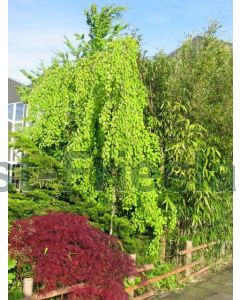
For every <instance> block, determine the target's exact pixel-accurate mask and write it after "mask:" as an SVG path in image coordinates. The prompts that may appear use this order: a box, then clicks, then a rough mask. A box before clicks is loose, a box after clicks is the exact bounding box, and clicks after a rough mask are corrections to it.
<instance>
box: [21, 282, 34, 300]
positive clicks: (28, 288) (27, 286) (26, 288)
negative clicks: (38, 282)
mask: <svg viewBox="0 0 240 300" xmlns="http://www.w3.org/2000/svg"><path fill="white" fill-rule="evenodd" d="M32 294H33V278H24V279H23V295H24V296H25V297H29V296H32Z"/></svg>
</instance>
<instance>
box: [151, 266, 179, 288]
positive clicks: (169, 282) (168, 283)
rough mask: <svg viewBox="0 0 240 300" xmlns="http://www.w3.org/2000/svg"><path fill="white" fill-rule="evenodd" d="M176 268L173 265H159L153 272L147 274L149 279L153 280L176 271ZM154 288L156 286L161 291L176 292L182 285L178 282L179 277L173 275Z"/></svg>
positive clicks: (155, 284)
mask: <svg viewBox="0 0 240 300" xmlns="http://www.w3.org/2000/svg"><path fill="white" fill-rule="evenodd" d="M174 268H176V266H175V265H174V264H173V263H164V264H158V265H156V267H155V268H154V269H153V270H151V271H148V272H147V278H148V279H151V278H154V277H157V276H160V275H162V274H165V273H167V272H170V271H172V270H174ZM153 286H155V287H156V288H157V289H159V290H161V291H164V290H175V289H176V288H179V287H180V286H181V285H180V284H179V283H178V281H177V275H172V276H170V277H168V278H166V279H163V280H161V281H159V282H156V283H154V284H153Z"/></svg>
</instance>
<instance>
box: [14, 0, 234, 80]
mask: <svg viewBox="0 0 240 300" xmlns="http://www.w3.org/2000/svg"><path fill="white" fill-rule="evenodd" d="M92 3H96V4H97V5H99V6H103V5H106V4H116V5H126V6H128V8H129V10H128V11H127V12H126V13H125V14H124V20H125V21H126V22H127V23H129V24H130V27H131V28H138V29H139V33H140V34H142V35H143V47H144V48H145V49H146V50H147V51H148V54H149V55H153V54H154V53H156V52H157V51H158V50H160V49H164V50H165V52H167V53H169V52H171V51H173V50H174V49H175V48H177V47H178V46H179V44H180V43H181V41H182V40H183V39H184V37H185V36H186V35H187V34H188V33H193V34H195V33H196V34H197V33H199V32H201V30H202V29H203V28H206V27H207V26H208V23H209V21H210V20H213V19H214V20H218V21H219V22H220V23H221V24H222V25H223V28H222V29H221V31H220V33H219V35H220V36H221V38H223V39H225V40H227V41H232V1H231V0H135V1H134V0H115V1H110V0H108V1H105V0H101V1H100V0H99V1H91V0H9V76H10V77H12V78H15V79H18V80H20V81H23V82H25V81H26V80H25V79H24V77H23V75H21V73H20V72H19V69H22V68H23V69H27V70H31V69H35V68H36V67H37V66H38V65H39V63H40V62H41V61H44V62H45V63H46V64H47V63H48V62H49V61H50V59H51V57H52V56H53V54H54V53H55V52H56V51H57V50H58V49H62V48H63V36H64V35H67V36H69V37H71V36H72V35H73V34H74V33H76V32H78V33H85V34H86V33H87V27H86V25H85V17H84V15H83V10H84V9H86V8H88V7H89V6H90V5H91V4H92Z"/></svg>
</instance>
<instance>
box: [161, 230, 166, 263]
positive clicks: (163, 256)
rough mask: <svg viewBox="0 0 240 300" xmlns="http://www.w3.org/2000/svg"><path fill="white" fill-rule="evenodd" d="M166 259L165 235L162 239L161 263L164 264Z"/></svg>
mask: <svg viewBox="0 0 240 300" xmlns="http://www.w3.org/2000/svg"><path fill="white" fill-rule="evenodd" d="M165 258H166V237H165V235H163V236H161V238H160V263H164V262H165Z"/></svg>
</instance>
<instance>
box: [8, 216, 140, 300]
mask: <svg viewBox="0 0 240 300" xmlns="http://www.w3.org/2000/svg"><path fill="white" fill-rule="evenodd" d="M9 245H10V246H9V251H10V255H11V256H12V257H13V258H15V259H16V260H17V262H18V263H17V268H18V271H19V272H21V270H22V269H23V265H26V264H28V265H31V268H32V272H33V277H34V283H35V292H40V293H45V292H47V291H50V290H53V289H57V288H60V287H64V286H72V285H75V284H77V283H83V284H84V287H83V288H72V290H71V292H70V293H69V295H68V299H71V300H72V299H88V300H90V299H99V300H101V299H104V300H108V299H109V300H118V299H119V300H120V299H121V300H124V299H128V296H127V294H126V293H125V291H124V286H123V280H124V278H125V277H126V276H129V275H133V274H136V269H135V265H134V262H133V261H132V260H131V258H130V257H129V255H127V254H126V253H124V252H122V251H121V250H120V245H119V241H118V240H117V239H116V238H113V237H111V236H109V235H107V234H105V233H103V232H102V231H101V230H100V229H98V228H95V227H93V226H92V225H90V224H89V223H88V219H87V217H85V216H79V215H77V214H73V213H62V212H52V213H49V214H47V215H44V216H33V217H30V218H27V219H23V220H18V221H15V222H14V223H13V225H12V228H11V232H10V235H9Z"/></svg>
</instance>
